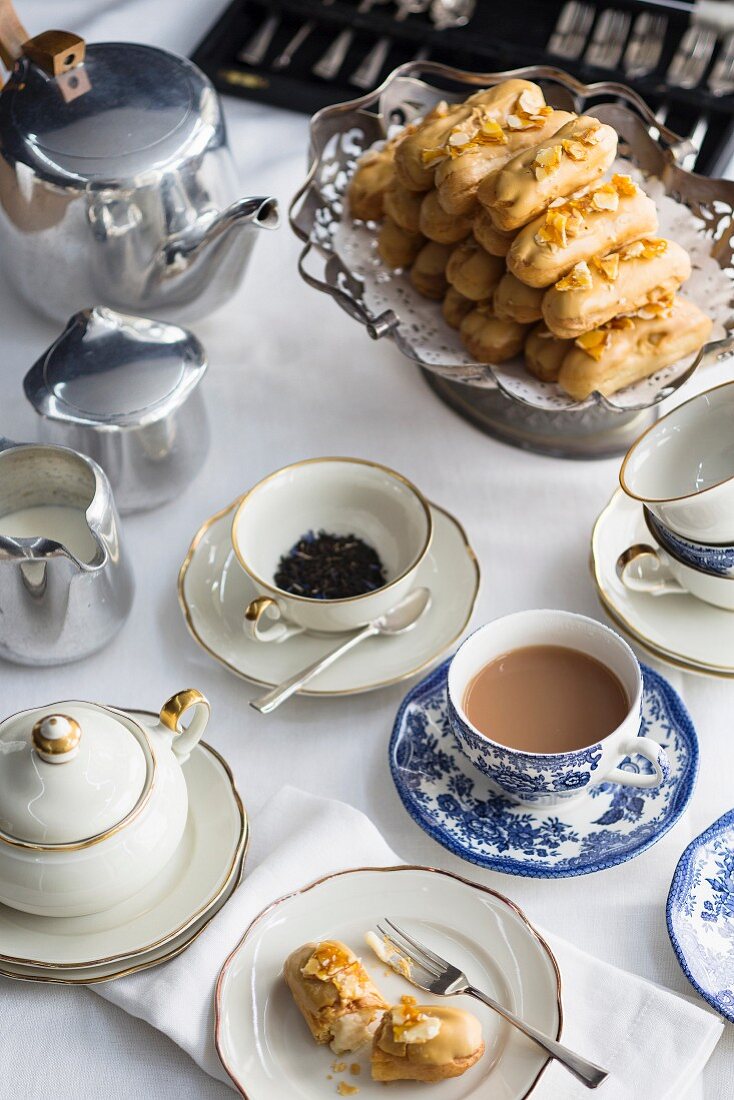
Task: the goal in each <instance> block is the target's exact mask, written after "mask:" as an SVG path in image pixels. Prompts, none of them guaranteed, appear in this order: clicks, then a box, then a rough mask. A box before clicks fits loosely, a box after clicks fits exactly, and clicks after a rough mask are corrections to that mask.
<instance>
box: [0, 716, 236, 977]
mask: <svg viewBox="0 0 734 1100" xmlns="http://www.w3.org/2000/svg"><path fill="white" fill-rule="evenodd" d="M110 709H113V708H110ZM135 713H136V714H145V715H146V716H147V717H150V718H152V719H153V720H154V721H155V720H156V719H157V717H158V716H157V715H156V714H154V713H153V712H152V711H143V710H138V711H135ZM199 745H200V746H201V748H202V749H204V750H206V751H207V752H209V753H210V754H211V755H212V756H213V757H214V758H215V760H217V761H218V762H219V763H220V764H221V766H222V768H223V770H224V773H225V775H226V777H227V779H228V781H229V784H230V787H231V788H232V795H233V797H234V801H235V805H236V807H237V813H238V815H239V819H240V829H239V835H238V837H237V844H236V847H235V852H234V856H233V858H232V862H231V863H230V866H229V870H228V871H227V874H226V876H225V879H224V881H223V882H222V883H221V884H220V886H219V887H218V889H217V890H216V892H215V893H214V894H212V896H211V897H210V898H209V900H208V901H206V902H205V903H204V904H203V905H202V906H200V907H199V908H198V909H197V910H196V912H195V913H192V914H191V915H190V916H189V917H188V918H187V919H186V920H185V921H184V923H183V924H180V925H179V926H178V927H177V928H175V929H173V931H171V932H169V933H168V934H167V935H166V936H163V937H162V938H161V939H159V940H155V941H154V942H153V943H149V944H146V945H145V946H143V947H140V948H138V949H136V950H135V951H134V952H133V953H130V952H123V953H121V954H117V955H106V956H104V957H103V958H100V959H93V960H91V961H89V962H71V963H58V962H56V963H49V962H44V961H42V960H40V959H24V958H20V957H17V956H13V955H3V954H0V963H2V962H6V963H11V964H12V965H13V966H34V967H37V968H38V969H39V970H85V969H92V968H93V967H95V966H103V965H105V964H106V963H111V962H116V961H117V960H118V959H120V960H124V959H130V958H135V957H136V956H138V955H144V954H145V953H146V952H148V951H154V950H155V949H156V948H158V947H163V946H164V945H165V944H167V943H170V941H171V940H173V939H175V938H176V937H177V936H180V935H181V933H182V932H185V931H186V929H187V928H190V927H191V925H192V924H195V923H196V921H197V920H198V919H199V917H201V916H202V914H204V913H206V912H207V910H208V909H209V908H210V907H211V906H213V905H215V904H216V902H217V901H218V900H219V898H221V897H222V895H223V894H224V892H225V891H226V889H227V887H228V886H229V884H230V882H231V881H232V877H233V875H234V873H235V872H236V870H237V864H238V862H239V861H240V860H242V864H243V866H244V856H245V853H246V848H247V846H248V845H249V840H250V826H249V819H248V816H247V811H246V810H245V807H244V805H243V803H242V799H241V798H240V793H239V791H238V790H237V786H236V784H235V780H234V775H233V774H232V769H231V768H230V766H229V764H228V763H227V761H226V760H225V759H224V757H222V756H221V755H220V754H219V753H218V752H217V750H216V749H214V748H212V746H211V745H209V744H207V743H206V742H205V741H200V742H199ZM213 916H214V913H212V917H213ZM210 919H211V918H210ZM207 923H208V921H207ZM205 927H206V925H202V928H201V929H200V930H199V931H203V929H204V928H205ZM196 934H197V935H199V932H197V933H196ZM193 938H195V937H192V940H190V941H187V943H186V944H185V945H183V946H188V943H190V942H193ZM183 946H182V947H180V948H178V949H177V950H176V952H175V954H179V952H180V951H182V950H183ZM169 958H173V955H168V956H166V957H165V958H160V959H155V960H153V961H151V962H148V963H143V964H141V965H140V966H136V967H134V968H133V969H131V970H123V971H120V972H119V973H115V974H111V975H110V976H109V977H105V978H93V979H89V983H90V984H91V983H92V982H96V981H105V982H106V981H111V980H112V979H113V978H121V977H124V976H125V975H126V974H134V973H135V971H136V970H145V969H147V968H148V967H149V966H157V965H158V963H159V962H166V961H167V960H168V959H169ZM0 974H5V975H6V976H7V977H10V978H16V977H20V975H17V974H13V973H7V972H6V971H4V970H2V969H0ZM25 980H26V981H57V982H60V983H62V984H69V985H86V984H87V980H86V979H68V980H67V979H63V978H57V979H53V978H26V979H25Z"/></svg>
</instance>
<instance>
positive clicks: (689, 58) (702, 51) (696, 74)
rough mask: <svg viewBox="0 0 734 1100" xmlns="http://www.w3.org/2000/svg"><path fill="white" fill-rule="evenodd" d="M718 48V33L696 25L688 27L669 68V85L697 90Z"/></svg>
mask: <svg viewBox="0 0 734 1100" xmlns="http://www.w3.org/2000/svg"><path fill="white" fill-rule="evenodd" d="M715 46H716V31H714V30H711V28H710V27H699V26H696V25H695V24H693V25H691V26H690V27H688V29H687V30H686V32H685V34H684V35H683V37H682V38H681V40H680V44H679V46H678V49H677V50H676V52H675V56H674V58H673V60H672V61H671V62H670V66H669V68H668V77H667V79H668V83H669V84H676V85H677V86H678V87H679V88H695V87H697V86H698V85H699V84H700V83H701V80H702V79H703V74H704V73H705V72H706V68H707V66H708V63H709V61H710V60H711V55H712V54H713V52H714V47H715Z"/></svg>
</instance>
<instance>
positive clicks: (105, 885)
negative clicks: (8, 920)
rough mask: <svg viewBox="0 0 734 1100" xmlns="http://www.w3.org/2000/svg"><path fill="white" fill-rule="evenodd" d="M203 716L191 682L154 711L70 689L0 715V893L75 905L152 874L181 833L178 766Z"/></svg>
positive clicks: (102, 903) (95, 901)
mask: <svg viewBox="0 0 734 1100" xmlns="http://www.w3.org/2000/svg"><path fill="white" fill-rule="evenodd" d="M188 711H190V712H191V721H190V722H189V724H188V727H187V728H186V729H184V728H183V726H182V718H183V715H184V714H185V713H186V712H188ZM208 720H209V703H208V702H207V700H206V699H205V698H204V696H203V695H202V694H201V692H199V691H196V690H195V689H193V688H191V689H189V690H187V691H181V692H179V693H178V694H177V695H173V696H172V697H171V698H170V699H169V700H168V701H167V702H166V703H165V704H164V705H163V708H162V709H161V712H160V716H159V719H158V721H157V722H156V721H153V720H151V722H150V723H148V722H146V723H145V724H143V723H142V722H141V721H139V720H138V719H137V718H133V717H132V716H131V715H130V714H128V713H126V712H125V711H122V710H115V709H113V708H110V707H103V706H99V705H97V704H96V703H84V702H80V701H78V700H75V701H72V702H65V703H53V704H51V705H49V706H45V707H39V708H37V709H35V710H26V711H22V712H21V713H19V714H15V715H13V716H12V717H11V718H6V719H5V721H4V722H2V723H0V903H2V904H4V905H8V906H11V907H12V908H13V909H21V910H23V911H24V912H26V913H37V914H39V915H41V916H47V917H71V916H83V915H86V914H89V913H99V912H102V911H103V910H105V909H109V908H111V907H112V906H113V905H116V904H117V903H118V902H121V901H123V900H125V899H126V898H129V897H131V896H132V895H133V894H135V893H136V892H137V891H138V890H140V889H142V888H143V887H144V886H145V885H147V883H149V882H150V881H151V880H152V879H153V878H155V876H156V875H157V874H158V873H159V872H160V871H161V870H162V868H163V867H164V866H165V864H166V863H167V862H168V861H169V859H170V858H171V856H172V855H173V853H174V852H175V851H176V848H177V847H178V845H179V842H180V840H181V836H182V834H183V831H184V826H185V824H186V816H187V813H188V796H187V792H186V780H185V778H184V774H183V772H182V770H181V765H182V764H183V763H185V761H186V760H187V759H188V756H189V753H190V752H191V750H192V749H193V748H194V746H195V745H196V744H197V742H198V741H199V739H200V737H201V735H202V733H203V732H204V729H205V727H206V724H207V722H208Z"/></svg>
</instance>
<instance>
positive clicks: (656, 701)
mask: <svg viewBox="0 0 734 1100" xmlns="http://www.w3.org/2000/svg"><path fill="white" fill-rule="evenodd" d="M448 665H449V662H448V661H446V662H444V664H443V665H441V667H440V668H438V669H436V670H435V671H434V672H433V673H431V675H430V676H428V677H426V679H424V680H421V682H420V683H419V684H416V686H415V687H414V688H412V689H411V691H410V692H409V693H408V695H407V696H406V697H405V699H404V700H403V703H402V705H401V707H400V710H399V711H398V715H397V718H396V719H395V726H394V727H393V732H392V737H391V739H390V770H391V772H392V777H393V780H394V782H395V786H396V787H397V789H398V794H399V795H400V797H401V799H402V801H403V805H404V806H405V808H406V810H407V811H408V813H409V814H410V816H411V817H412V818H413V820H414V821H416V822H417V824H418V825H420V827H421V829H423V830H424V831H425V832H426V833H428V835H429V836H432V837H433V839H434V840H437V841H438V843H439V844H443V846H444V848H448V849H449V851H450V852H453V853H454V855H457V856H460V857H461V858H462V859H466V860H468V861H469V862H470V863H476V864H478V865H479V866H480V867H489V868H491V869H492V870H494V871H504V872H505V873H506V874H508V875H529V876H530V877H533V878H565V877H568V876H571V875H586V874H589V873H590V872H591V871H602V870H605V869H606V868H607V867H614V866H615V865H616V864H618V863H624V862H625V861H626V860H628V859H632V858H633V857H634V856H637V855H639V854H640V852H644V851H645V849H646V848H649V847H650V846H651V845H652V844H655V842H656V841H658V840H659V839H660V837H661V836H663V834H664V833H666V832H667V831H668V829H670V828H671V826H672V825H674V824H675V822H676V821H677V820H678V818H679V817H680V815H681V814H682V813H683V811H684V809H685V808H686V806H687V804H688V801H689V799H690V797H691V794H692V792H693V786H694V784H695V781H696V773H697V771H698V740H697V738H696V731H695V729H694V728H693V723H692V721H691V719H690V717H689V715H688V712H687V711H686V709H685V707H684V706H683V703H682V702H681V700H680V698H679V697H678V695H677V694H676V692H675V691H674V690H673V688H672V687H671V686H670V684H669V683H668V682H667V680H664V679H663V677H662V676H660V675H658V673H657V672H653V671H652V669H650V668H647V667H646V666H645V665H643V666H642V671H643V676H644V684H645V690H644V696H643V702H642V725H641V728H640V733H641V734H643V735H644V736H645V737H651V738H653V740H655V741H657V742H658V743H659V744H661V745H663V746H664V747H665V749H666V750H667V753H668V756H669V759H670V776H669V777H668V779H667V781H666V782H665V783H663V784H662V786H660V787H658V788H656V789H654V790H639V789H636V788H633V787H621V786H619V785H618V784H616V783H601V784H599V786H597V787H593V788H592V789H591V791H590V792H589V795H588V796H586V797H582V798H580V799H577V800H575V801H574V802H572V803H571V804H570V805H568V806H562V807H558V806H553V807H551V808H549V809H547V810H545V811H543V810H540V809H536V808H534V807H530V806H521V805H518V804H517V803H514V802H511V801H510V800H509V799H507V798H505V797H504V796H503V795H501V794H497V793H496V792H495V791H494V789H492V788H491V787H490V785H489V783H488V781H487V780H486V779H485V778H484V777H483V776H482V774H481V772H478V771H477V770H476V769H475V768H474V767H473V766H472V765H471V763H470V762H469V760H468V759H467V758H466V757H465V756H464V755H463V753H462V752H461V750H460V749H459V747H458V745H457V743H456V739H455V737H454V734H453V732H452V730H451V727H450V725H449V721H448V710H447V705H446V675H447V671H448ZM637 761H639V764H638V763H637ZM621 766H622V767H625V768H631V769H635V770H638V769H644V770H650V771H652V765H651V764H649V763H648V762H647V761H646V760H642V759H641V758H640V757H636V758H635V761H634V762H633V761H632V760H630V759H629V758H627V759H626V760H625V761H623V762H622V765H621ZM732 950H733V951H734V940H733V941H732Z"/></svg>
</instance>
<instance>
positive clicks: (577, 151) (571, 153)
mask: <svg viewBox="0 0 734 1100" xmlns="http://www.w3.org/2000/svg"><path fill="white" fill-rule="evenodd" d="M561 145H562V147H563V152H564V153H565V154H566V156H567V157H570V158H571V160H584V159H585V158H586V155H587V154H586V149H585V148H584V145H583V143H582V142H580V141H572V140H571V139H570V138H563V139H562V141H561Z"/></svg>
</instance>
